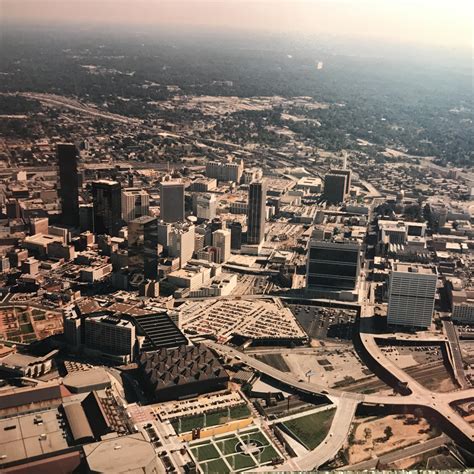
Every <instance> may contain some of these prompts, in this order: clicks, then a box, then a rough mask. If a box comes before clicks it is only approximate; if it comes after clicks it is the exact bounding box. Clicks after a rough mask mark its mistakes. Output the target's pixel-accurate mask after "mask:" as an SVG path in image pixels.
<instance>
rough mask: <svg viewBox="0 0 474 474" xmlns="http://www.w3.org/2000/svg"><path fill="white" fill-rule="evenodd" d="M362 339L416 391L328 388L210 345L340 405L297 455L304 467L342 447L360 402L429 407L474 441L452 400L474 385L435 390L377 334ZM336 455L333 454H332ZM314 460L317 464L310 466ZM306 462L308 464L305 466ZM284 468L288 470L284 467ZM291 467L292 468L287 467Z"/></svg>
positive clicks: (472, 392)
mask: <svg viewBox="0 0 474 474" xmlns="http://www.w3.org/2000/svg"><path fill="white" fill-rule="evenodd" d="M361 338H362V340H365V345H367V346H368V348H369V350H373V351H374V352H375V354H372V356H373V357H374V358H375V359H377V362H378V363H379V364H381V365H382V366H383V367H384V368H385V369H386V370H388V371H390V372H391V373H393V375H395V376H396V377H397V378H398V379H399V380H401V381H403V382H405V383H407V386H408V387H409V388H410V390H411V391H412V393H411V395H407V396H381V395H376V394H374V395H364V394H360V393H353V392H347V391H342V390H336V389H331V388H327V387H324V386H321V385H318V384H315V383H307V382H305V381H304V380H302V379H300V380H298V379H297V378H296V377H294V376H293V375H292V374H291V373H288V372H282V371H280V370H278V369H275V368H273V367H271V366H269V365H267V364H265V363H264V362H261V361H259V360H257V359H255V358H253V357H252V356H250V355H248V354H246V353H243V352H240V351H238V350H236V349H233V348H231V347H228V346H225V345H222V344H218V343H216V342H211V341H208V342H207V345H208V346H209V347H211V348H212V349H214V350H215V351H216V352H219V353H221V354H223V355H225V356H227V357H235V358H237V359H238V360H240V361H242V362H243V363H244V364H246V365H247V366H248V367H251V368H253V369H254V370H257V371H259V372H260V373H262V374H265V375H267V376H269V377H271V378H273V379H274V380H276V381H279V382H282V383H284V384H285V385H288V386H291V387H294V388H295V389H297V390H301V391H303V392H306V393H312V394H315V395H326V396H327V398H329V399H330V400H331V401H332V402H333V403H334V404H335V405H336V415H335V417H334V420H333V423H332V425H331V431H330V433H329V434H328V436H327V437H326V438H325V440H324V442H323V443H322V444H320V445H319V446H318V447H317V448H316V449H315V450H314V451H312V452H311V453H308V454H307V455H305V456H304V457H300V458H296V459H293V462H295V463H296V464H297V465H298V466H300V468H301V469H302V470H311V469H313V468H315V467H319V466H321V465H322V464H324V463H325V462H327V461H329V460H330V459H332V458H333V457H334V456H335V455H336V454H337V452H338V451H339V449H340V448H341V447H342V446H343V444H344V441H345V440H346V439H347V436H348V434H349V431H350V427H351V424H352V419H353V416H354V414H355V411H356V408H357V406H358V404H359V403H364V404H369V405H375V406H390V407H397V406H399V407H400V408H401V409H405V407H407V406H412V407H417V406H419V407H429V408H431V409H432V410H434V411H435V412H437V413H438V414H439V415H440V416H442V417H443V418H444V419H445V420H447V421H448V422H450V423H451V425H452V426H453V427H454V428H455V429H457V430H458V431H459V432H460V434H461V435H463V436H465V439H466V440H468V442H471V443H473V442H474V428H473V427H472V426H471V425H470V424H469V423H468V422H467V421H466V420H465V419H464V418H463V417H461V416H460V415H459V414H458V413H457V412H456V411H455V410H453V408H452V407H451V405H450V404H451V403H454V402H456V401H461V400H466V399H474V388H472V389H468V390H459V391H456V392H452V393H435V392H431V391H430V390H427V389H425V388H424V387H423V386H421V385H420V384H419V383H418V382H417V381H415V380H414V379H413V378H411V377H410V376H408V375H407V374H406V373H405V372H404V371H403V370H402V369H399V368H398V367H396V366H395V365H394V364H393V363H391V361H390V360H388V358H387V357H385V355H384V354H383V353H382V352H381V351H380V349H379V348H378V347H375V348H374V345H375V346H376V343H375V337H374V336H373V335H371V334H370V335H369V334H361ZM331 455H332V456H331ZM311 463H314V465H312V466H310V464H311ZM303 466H304V468H303ZM282 470H284V469H283V468H282ZM287 470H290V469H287Z"/></svg>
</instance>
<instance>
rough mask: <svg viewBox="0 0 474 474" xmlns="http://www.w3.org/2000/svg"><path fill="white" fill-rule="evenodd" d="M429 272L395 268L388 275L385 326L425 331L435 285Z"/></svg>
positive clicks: (415, 267)
mask: <svg viewBox="0 0 474 474" xmlns="http://www.w3.org/2000/svg"><path fill="white" fill-rule="evenodd" d="M437 280H438V276H437V274H436V271H435V270H434V269H433V268H430V267H427V266H422V265H407V264H400V263H399V264H397V265H395V268H394V269H393V271H392V273H391V274H390V282H389V299H388V312H387V323H388V324H390V325H396V326H410V327H418V328H427V327H429V326H430V325H431V318H432V316H433V309H434V302H435V295H436V282H437Z"/></svg>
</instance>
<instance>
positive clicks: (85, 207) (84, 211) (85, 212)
mask: <svg viewBox="0 0 474 474" xmlns="http://www.w3.org/2000/svg"><path fill="white" fill-rule="evenodd" d="M79 229H80V231H81V232H84V231H86V230H90V231H92V230H93V229H94V205H93V204H81V205H80V206H79Z"/></svg>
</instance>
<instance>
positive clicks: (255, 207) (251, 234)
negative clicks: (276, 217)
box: [247, 180, 267, 245]
mask: <svg viewBox="0 0 474 474" xmlns="http://www.w3.org/2000/svg"><path fill="white" fill-rule="evenodd" d="M266 200H267V187H266V184H265V181H263V180H260V181H254V182H253V183H250V186H249V199H248V210H247V243H248V244H250V245H260V244H261V243H262V242H263V241H264V239H265V205H266Z"/></svg>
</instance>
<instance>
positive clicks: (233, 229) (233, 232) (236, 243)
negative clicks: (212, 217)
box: [230, 221, 242, 250]
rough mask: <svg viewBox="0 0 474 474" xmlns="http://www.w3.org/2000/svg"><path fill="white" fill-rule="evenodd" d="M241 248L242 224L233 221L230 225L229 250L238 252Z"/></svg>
mask: <svg viewBox="0 0 474 474" xmlns="http://www.w3.org/2000/svg"><path fill="white" fill-rule="evenodd" d="M241 247H242V224H241V223H240V222H239V221H234V222H232V224H230V248H231V249H232V250H240V248H241Z"/></svg>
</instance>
